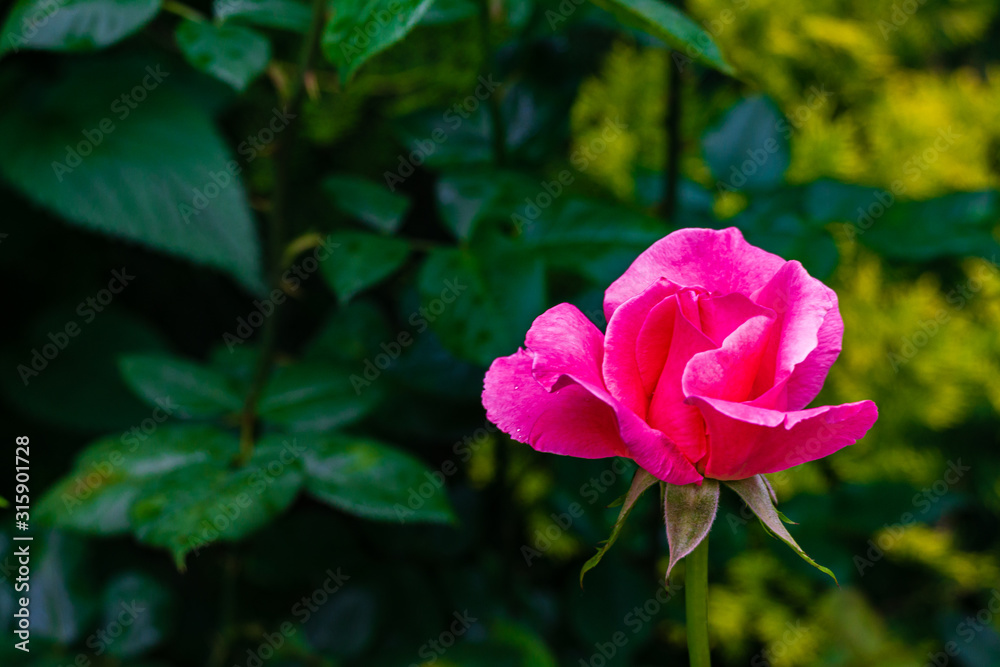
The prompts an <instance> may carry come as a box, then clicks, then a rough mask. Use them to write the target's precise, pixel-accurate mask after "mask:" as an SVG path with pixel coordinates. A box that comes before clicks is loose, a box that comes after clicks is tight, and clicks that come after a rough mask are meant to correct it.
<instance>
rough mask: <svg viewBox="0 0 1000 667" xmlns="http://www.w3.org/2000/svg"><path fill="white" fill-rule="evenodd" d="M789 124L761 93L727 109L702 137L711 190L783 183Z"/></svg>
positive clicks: (788, 152) (788, 151) (786, 161)
mask: <svg viewBox="0 0 1000 667" xmlns="http://www.w3.org/2000/svg"><path fill="white" fill-rule="evenodd" d="M790 127H791V126H790V125H789V124H788V122H787V121H786V120H785V119H784V118H783V117H782V115H781V112H780V111H778V109H777V108H776V107H775V106H774V103H772V102H771V101H770V100H769V99H767V98H766V97H764V96H763V95H756V96H754V97H749V98H747V99H745V100H743V101H742V102H740V103H739V104H737V105H736V106H734V107H733V108H732V109H730V110H729V111H728V112H727V113H726V116H725V117H724V118H723V119H722V122H721V123H720V124H719V125H718V126H717V127H715V128H714V129H712V130H711V131H710V132H708V133H707V134H706V135H705V138H704V140H703V142H702V143H703V148H704V151H705V161H706V162H707V163H708V168H709V169H710V170H711V172H712V177H713V178H714V179H715V180H716V184H715V187H713V189H714V190H718V189H723V190H729V191H732V190H767V189H771V188H775V187H777V186H778V185H780V184H781V183H782V179H783V178H784V175H785V171H786V170H787V169H788V165H789V164H790V163H791V152H790V149H789V141H788V139H789V136H790V132H789V130H790Z"/></svg>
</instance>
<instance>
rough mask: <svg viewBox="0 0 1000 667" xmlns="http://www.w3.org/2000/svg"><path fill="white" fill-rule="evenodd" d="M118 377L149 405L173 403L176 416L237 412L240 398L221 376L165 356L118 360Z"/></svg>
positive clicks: (240, 402) (139, 356) (241, 400)
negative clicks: (119, 372) (176, 412)
mask: <svg viewBox="0 0 1000 667" xmlns="http://www.w3.org/2000/svg"><path fill="white" fill-rule="evenodd" d="M118 367H119V369H120V370H121V373H122V377H123V378H124V379H125V382H126V383H127V384H128V385H129V387H130V388H131V389H132V391H134V392H135V393H136V394H137V395H138V396H139V397H140V398H142V399H144V400H145V401H146V402H147V403H148V404H149V405H151V406H153V407H158V406H159V407H161V408H162V407H164V404H167V405H171V406H176V409H177V410H178V413H179V414H178V416H180V417H217V416H219V415H224V414H227V413H230V412H238V411H239V410H240V409H241V408H242V407H243V399H242V397H241V396H240V395H239V394H238V393H237V392H236V390H235V389H234V388H233V385H232V382H231V381H230V380H229V379H228V378H226V377H225V376H224V375H222V374H220V373H217V372H216V371H213V370H211V369H208V368H205V367H204V366H201V365H199V364H195V363H193V362H190V361H186V360H184V359H180V358H177V357H171V356H166V355H130V356H126V357H122V358H121V359H120V360H119V362H118Z"/></svg>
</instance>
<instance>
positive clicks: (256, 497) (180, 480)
mask: <svg viewBox="0 0 1000 667" xmlns="http://www.w3.org/2000/svg"><path fill="white" fill-rule="evenodd" d="M301 456H302V449H301V447H300V445H298V444H297V442H296V441H295V439H294V438H291V439H288V440H282V438H281V437H280V436H267V437H265V438H263V439H261V440H260V441H258V442H257V444H256V447H255V449H254V453H253V456H252V457H251V459H250V461H249V462H248V463H247V464H246V465H245V466H243V467H240V468H237V469H232V468H230V467H229V465H228V464H227V462H225V461H220V460H217V459H216V460H213V461H211V462H208V463H206V464H204V465H191V466H185V467H183V468H179V469H177V470H174V471H173V472H169V473H166V474H164V475H160V476H158V477H156V478H155V479H152V480H150V481H149V483H148V484H146V485H144V487H143V489H142V493H141V494H140V495H139V498H138V499H137V500H136V502H135V503H134V504H133V505H132V509H131V512H130V514H131V521H132V525H133V528H134V530H135V533H136V536H137V537H138V538H139V540H141V541H142V542H145V543H147V544H151V545H154V546H158V547H163V548H165V549H168V550H169V551H170V552H171V554H173V557H174V562H175V563H176V565H177V567H178V568H180V569H184V561H185V557H186V555H187V554H188V553H190V552H192V551H195V552H196V553H197V552H198V551H199V550H200V549H202V548H204V547H205V546H207V545H208V544H211V543H213V542H216V541H220V540H221V541H237V540H240V539H242V538H243V537H245V536H247V535H249V534H251V533H253V532H254V531H256V530H257V529H259V528H261V527H262V526H264V525H266V524H267V523H268V522H270V521H271V520H272V519H274V518H275V517H276V516H277V515H278V514H280V513H281V512H283V511H285V510H286V509H287V508H288V506H289V505H291V504H292V501H293V500H295V496H296V495H298V492H299V488H300V487H301V486H302V470H301V462H300V458H301Z"/></svg>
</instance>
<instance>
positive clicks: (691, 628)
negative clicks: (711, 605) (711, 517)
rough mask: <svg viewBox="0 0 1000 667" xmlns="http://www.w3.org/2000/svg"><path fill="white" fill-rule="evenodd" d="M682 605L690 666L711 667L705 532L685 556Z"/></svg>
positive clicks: (706, 539) (706, 541)
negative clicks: (696, 544) (685, 622)
mask: <svg viewBox="0 0 1000 667" xmlns="http://www.w3.org/2000/svg"><path fill="white" fill-rule="evenodd" d="M684 608H685V613H686V614H687V640H688V659H689V661H690V667H710V666H711V664H712V659H711V656H710V655H709V651H708V536H706V537H705V539H703V540H702V541H701V544H699V545H698V546H696V547H695V548H694V551H692V552H691V553H689V554H688V555H687V556H686V557H685V558H684Z"/></svg>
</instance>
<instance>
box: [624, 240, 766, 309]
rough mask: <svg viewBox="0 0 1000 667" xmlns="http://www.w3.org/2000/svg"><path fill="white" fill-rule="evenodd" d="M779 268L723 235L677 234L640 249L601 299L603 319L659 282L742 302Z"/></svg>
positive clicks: (761, 252) (756, 251)
mask: <svg viewBox="0 0 1000 667" xmlns="http://www.w3.org/2000/svg"><path fill="white" fill-rule="evenodd" d="M784 263H785V260H783V259H782V258H781V257H778V256H777V255H773V254H771V253H769V252H767V251H765V250H761V249H760V248H758V247H756V246H752V245H750V244H749V243H747V242H746V241H745V240H744V239H743V234H741V233H740V230H738V229H736V228H735V227H730V228H729V229H723V230H715V229H681V230H678V231H676V232H673V233H672V234H668V235H667V236H666V237H664V238H662V239H660V240H659V241H657V242H656V243H654V244H653V245H651V246H650V247H649V248H648V249H646V250H645V251H644V252H643V253H642V254H641V255H639V257H637V258H636V260H635V261H634V262H633V263H632V266H630V267H629V268H628V270H627V271H625V273H624V274H622V276H621V277H620V278H618V280H616V281H615V282H613V283H612V284H611V286H610V287H608V289H607V291H606V292H605V293H604V315H605V316H606V317H607V318H608V321H610V320H611V315H612V313H614V311H615V310H616V309H617V308H618V306H620V305H621V304H622V303H624V302H625V301H628V300H629V299H631V298H632V297H634V296H635V295H636V294H639V293H640V292H642V291H643V290H645V289H646V288H647V287H649V286H650V285H652V284H653V283H654V282H656V281H657V280H659V279H660V278H666V279H667V280H670V281H672V282H675V283H677V284H678V285H684V286H694V285H699V286H701V287H703V288H704V289H705V290H707V291H709V292H714V293H721V294H729V293H730V292H739V293H741V294H744V295H746V296H750V295H751V294H752V293H754V292H756V291H757V290H759V289H760V288H761V287H763V286H764V285H765V284H766V283H767V281H768V280H770V279H771V276H773V275H774V274H775V273H777V271H778V269H780V268H781V266H782V265H783V264H784Z"/></svg>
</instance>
